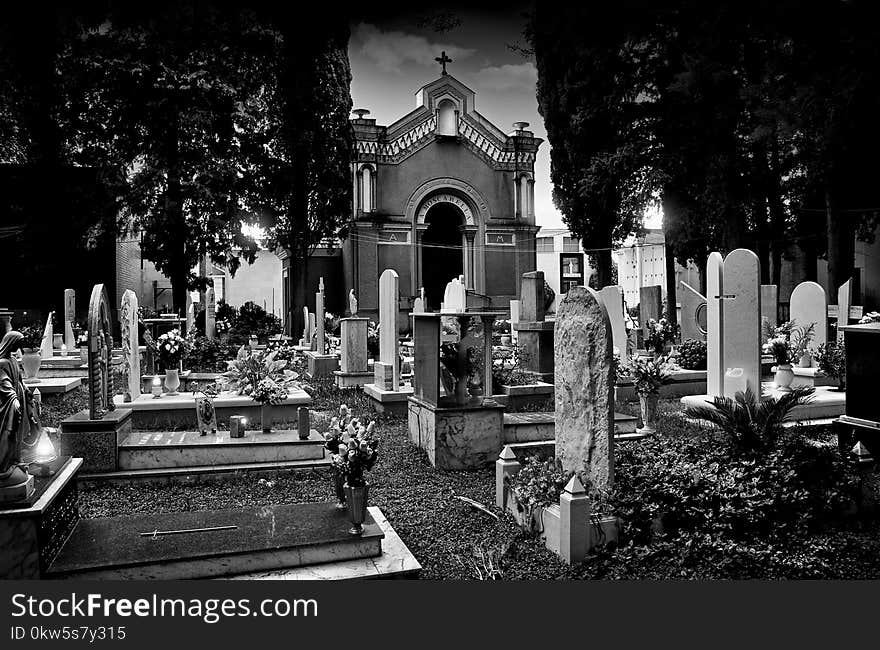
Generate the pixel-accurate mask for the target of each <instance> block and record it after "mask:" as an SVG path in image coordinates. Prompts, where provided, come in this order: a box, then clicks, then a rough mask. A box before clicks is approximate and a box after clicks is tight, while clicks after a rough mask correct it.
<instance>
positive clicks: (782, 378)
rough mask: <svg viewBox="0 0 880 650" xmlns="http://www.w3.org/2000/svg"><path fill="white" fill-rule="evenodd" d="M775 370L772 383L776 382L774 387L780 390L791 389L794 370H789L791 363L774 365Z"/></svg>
mask: <svg viewBox="0 0 880 650" xmlns="http://www.w3.org/2000/svg"><path fill="white" fill-rule="evenodd" d="M775 372H776V374H775V375H774V377H773V383H774V384H776V388H778V389H779V390H781V391H789V390H791V382H793V381H794V372H792V370H791V364H790V363H781V364H779V365H778V366H776V371H775Z"/></svg>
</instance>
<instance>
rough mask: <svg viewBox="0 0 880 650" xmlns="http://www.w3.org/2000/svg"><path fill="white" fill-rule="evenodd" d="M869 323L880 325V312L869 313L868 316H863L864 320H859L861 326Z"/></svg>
mask: <svg viewBox="0 0 880 650" xmlns="http://www.w3.org/2000/svg"><path fill="white" fill-rule="evenodd" d="M867 323H880V312H878V311H869V312H868V313H867V314H865V315H864V316H862V318H861V319H860V320H859V325H865V324H867Z"/></svg>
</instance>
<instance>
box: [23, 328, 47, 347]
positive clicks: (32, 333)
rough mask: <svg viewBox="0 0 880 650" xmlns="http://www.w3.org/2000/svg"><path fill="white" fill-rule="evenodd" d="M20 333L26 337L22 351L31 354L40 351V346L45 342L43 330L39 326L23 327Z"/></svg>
mask: <svg viewBox="0 0 880 650" xmlns="http://www.w3.org/2000/svg"><path fill="white" fill-rule="evenodd" d="M19 331H20V332H21V335H22V336H23V337H24V338H22V340H21V348H22V351H24V352H29V351H31V350H39V349H40V345H41V344H42V342H43V330H42V329H41V328H40V327H39V325H28V326H27V327H22V328H21V330H19Z"/></svg>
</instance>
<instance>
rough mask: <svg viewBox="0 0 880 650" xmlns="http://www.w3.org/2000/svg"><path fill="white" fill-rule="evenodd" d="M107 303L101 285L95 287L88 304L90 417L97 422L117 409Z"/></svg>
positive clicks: (111, 338)
mask: <svg viewBox="0 0 880 650" xmlns="http://www.w3.org/2000/svg"><path fill="white" fill-rule="evenodd" d="M110 323H111V319H110V301H109V300H107V290H106V289H105V288H104V285H103V284H96V285H95V287H94V288H93V289H92V296H91V299H90V300H89V319H88V328H89V417H90V418H91V419H92V420H99V419H100V418H101V417H103V416H104V415H105V414H106V413H108V412H109V411H112V410H114V409H115V408H116V407H115V405H114V404H113V395H114V394H115V393H116V391H115V390H114V388H113V373H111V372H110V361H111V352H112V350H113V327H112V325H111V324H110Z"/></svg>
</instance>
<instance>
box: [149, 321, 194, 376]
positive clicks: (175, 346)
mask: <svg viewBox="0 0 880 650" xmlns="http://www.w3.org/2000/svg"><path fill="white" fill-rule="evenodd" d="M156 349H157V351H158V354H159V361H160V362H161V363H162V365H163V366H165V368H166V369H172V370H173V369H174V368H177V367H178V366H179V365H180V360H181V359H182V358H183V353H184V352H185V351H186V349H187V341H186V339H185V338H183V337H182V336H181V335H180V330H178V329H173V330H171V331H170V332H165V333H164V334H162V335H161V336H160V337H159V338H158V339H157V340H156Z"/></svg>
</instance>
